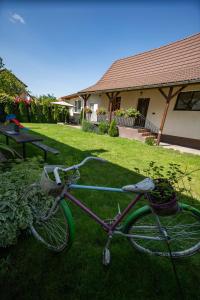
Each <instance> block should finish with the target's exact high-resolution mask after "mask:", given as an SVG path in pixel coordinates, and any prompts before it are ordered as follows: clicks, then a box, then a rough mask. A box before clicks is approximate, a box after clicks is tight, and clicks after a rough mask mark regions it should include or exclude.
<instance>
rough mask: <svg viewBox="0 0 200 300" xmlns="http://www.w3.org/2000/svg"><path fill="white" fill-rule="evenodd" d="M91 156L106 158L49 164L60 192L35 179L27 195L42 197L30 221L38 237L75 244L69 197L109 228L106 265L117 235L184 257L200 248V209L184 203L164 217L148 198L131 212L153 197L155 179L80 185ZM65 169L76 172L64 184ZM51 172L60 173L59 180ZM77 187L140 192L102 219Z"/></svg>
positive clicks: (154, 251)
mask: <svg viewBox="0 0 200 300" xmlns="http://www.w3.org/2000/svg"><path fill="white" fill-rule="evenodd" d="M89 160H97V161H102V162H105V160H103V159H101V158H96V157H87V158H86V159H84V160H83V161H82V162H81V163H79V164H76V165H73V166H71V167H68V168H64V167H62V166H46V167H44V175H45V179H46V181H47V185H48V183H50V190H51V192H52V191H53V193H52V195H54V192H55V191H57V189H58V190H59V195H58V196H51V192H50V193H49V196H48V197H49V199H48V198H46V197H47V196H46V191H45V192H44V187H43V186H41V184H33V185H32V186H30V187H29V189H28V190H27V191H26V193H25V194H24V197H26V199H27V201H29V202H31V201H32V202H33V198H34V199H36V200H35V202H33V203H32V205H31V209H32V212H33V223H32V224H31V225H30V229H31V232H32V234H33V235H34V237H35V238H36V239H37V240H39V241H40V242H41V243H43V244H44V245H45V246H46V247H47V248H49V249H50V250H53V251H56V252H60V251H62V250H63V249H65V248H66V247H68V248H69V247H70V246H71V245H72V242H73V239H74V220H73V216H72V213H71V211H70V208H69V206H68V202H72V203H74V204H75V205H77V206H78V207H80V208H81V209H82V210H83V212H84V213H86V214H88V215H89V216H90V217H91V218H92V219H94V221H96V222H97V223H98V224H99V225H100V226H101V227H102V228H103V230H104V231H105V232H106V234H107V236H108V240H107V243H106V246H105V248H104V250H103V264H104V265H108V264H109V262H110V250H109V246H110V243H111V240H112V238H113V236H114V235H121V236H124V237H127V238H128V239H129V240H130V242H131V243H132V245H133V246H134V247H135V248H136V249H137V250H139V251H141V252H143V253H147V254H150V255H156V256H164V257H173V258H181V257H185V256H190V255H193V254H195V253H197V252H198V251H199V250H200V211H199V210H197V209H196V208H194V207H192V206H190V205H187V204H184V203H180V202H179V211H178V212H177V213H176V214H173V215H171V216H164V217H160V216H158V215H157V214H156V213H155V212H154V211H153V210H152V208H151V207H150V205H148V203H147V205H145V206H143V207H141V208H139V209H137V210H135V211H132V212H131V213H130V211H131V210H132V209H133V207H134V206H135V205H136V203H138V202H139V200H140V199H141V198H142V197H144V198H145V199H148V194H149V193H150V192H151V191H152V190H153V189H154V188H155V185H154V182H153V180H152V179H150V178H146V179H144V180H142V181H140V182H138V183H136V184H133V185H129V186H124V187H122V188H112V187H100V186H87V185H79V184H77V181H78V179H79V178H80V172H79V168H80V167H81V166H83V165H84V164H85V163H86V162H88V161H89ZM60 171H62V172H63V174H68V172H72V173H71V175H70V176H68V177H67V179H65V183H64V184H63V182H62V180H61V177H60ZM49 174H51V175H53V176H54V180H53V181H52V179H51V178H50V177H49ZM43 182H44V181H43ZM44 185H45V184H44ZM47 189H48V188H47ZM75 189H85V190H95V191H107V192H115V193H134V194H136V195H135V196H134V197H133V199H132V201H131V202H130V203H129V204H128V206H127V207H126V208H125V209H124V210H123V211H122V212H121V211H120V209H119V211H118V214H117V215H116V216H115V217H114V218H113V220H110V221H109V222H108V221H106V220H103V219H101V218H100V217H99V216H98V215H97V214H95V213H94V212H93V211H92V210H91V209H90V208H88V207H87V206H86V205H84V204H83V203H82V202H81V200H79V199H77V198H76V197H75V196H74V195H72V193H71V190H75ZM57 193H58V191H57ZM42 197H44V198H45V201H46V202H47V203H48V205H47V206H48V209H47V208H43V209H41V207H40V205H39V204H40V203H41V201H42ZM34 203H35V204H34ZM129 213H130V214H129ZM127 215H128V217H127ZM166 243H167V245H168V248H169V246H170V249H171V250H170V253H169V250H168V248H167V247H166Z"/></svg>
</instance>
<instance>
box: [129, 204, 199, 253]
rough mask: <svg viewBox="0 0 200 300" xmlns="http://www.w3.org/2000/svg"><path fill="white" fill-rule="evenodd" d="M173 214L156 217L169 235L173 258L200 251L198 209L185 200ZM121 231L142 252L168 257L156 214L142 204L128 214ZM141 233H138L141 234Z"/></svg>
mask: <svg viewBox="0 0 200 300" xmlns="http://www.w3.org/2000/svg"><path fill="white" fill-rule="evenodd" d="M179 205H180V211H179V212H178V213H176V214H175V215H171V216H165V217H159V221H160V223H161V227H162V229H163V231H165V232H166V233H167V235H168V237H169V239H168V243H169V246H170V249H171V252H172V256H173V257H175V258H179V257H185V256H190V255H193V254H195V253H197V252H198V251H200V211H199V210H197V209H195V208H194V207H191V206H189V205H186V204H180V203H179ZM124 232H125V233H127V234H130V235H133V237H128V239H129V240H130V242H131V244H132V245H133V246H134V247H135V248H136V249H138V250H139V251H141V252H144V253H147V254H150V255H157V256H165V257H169V256H170V254H169V251H168V247H167V243H166V240H164V235H163V234H162V233H161V232H160V229H159V226H158V224H157V222H156V218H155V215H154V214H153V213H152V211H151V209H150V207H149V206H145V207H143V208H141V209H139V210H138V211H136V212H135V213H133V215H132V217H130V218H129V220H128V221H127V223H126V224H125V227H124ZM140 236H141V237H140Z"/></svg>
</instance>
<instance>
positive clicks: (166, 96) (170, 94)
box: [157, 85, 187, 145]
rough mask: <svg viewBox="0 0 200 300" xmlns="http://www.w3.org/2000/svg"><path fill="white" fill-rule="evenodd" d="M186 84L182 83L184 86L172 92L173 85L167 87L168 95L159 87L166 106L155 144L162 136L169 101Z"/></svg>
mask: <svg viewBox="0 0 200 300" xmlns="http://www.w3.org/2000/svg"><path fill="white" fill-rule="evenodd" d="M186 86H187V85H184V86H182V87H180V88H179V89H178V90H177V91H176V92H175V93H174V94H173V87H172V86H171V87H170V88H169V92H168V95H166V94H165V93H164V91H163V90H162V89H161V88H159V91H160V93H161V94H162V95H163V97H164V98H165V100H166V106H165V110H164V113H163V117H162V120H161V124H160V129H159V133H158V138H157V145H159V144H160V140H161V136H162V133H163V128H164V125H165V121H166V118H167V113H168V109H169V104H170V101H171V100H172V99H173V98H174V97H175V96H177V95H178V93H180V92H181V91H182V90H183V89H184V88H185V87H186Z"/></svg>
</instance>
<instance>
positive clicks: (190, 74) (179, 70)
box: [80, 33, 200, 92]
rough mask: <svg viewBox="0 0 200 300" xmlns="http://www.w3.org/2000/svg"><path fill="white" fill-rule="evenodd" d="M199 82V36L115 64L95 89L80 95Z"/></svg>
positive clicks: (85, 90) (86, 90)
mask: <svg viewBox="0 0 200 300" xmlns="http://www.w3.org/2000/svg"><path fill="white" fill-rule="evenodd" d="M188 81H189V82H200V33H198V34H195V35H193V36H190V37H188V38H185V39H183V40H180V41H177V42H174V43H171V44H168V45H166V46H163V47H160V48H157V49H153V50H150V51H147V52H144V53H141V54H137V55H134V56H130V57H126V58H122V59H119V60H117V61H115V62H114V63H113V64H112V65H111V67H110V68H109V69H108V71H107V72H106V73H105V74H104V75H103V77H102V78H101V79H100V80H99V81H98V82H97V83H96V84H95V85H93V86H90V87H89V88H87V89H84V90H82V91H80V92H95V91H105V90H115V89H126V88H127V89H129V88H133V89H134V88H139V87H151V86H152V87H153V86H159V85H160V86H161V85H166V84H169V85H170V84H174V83H177V84H178V83H179V82H181V83H183V82H188Z"/></svg>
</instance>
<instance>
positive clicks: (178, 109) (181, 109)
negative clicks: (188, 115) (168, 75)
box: [174, 91, 200, 111]
mask: <svg viewBox="0 0 200 300" xmlns="http://www.w3.org/2000/svg"><path fill="white" fill-rule="evenodd" d="M195 92H199V93H200V91H187V92H180V93H179V94H178V96H177V99H176V103H175V105H174V111H200V108H199V109H184V108H177V107H178V101H179V97H180V95H181V94H183V93H192V97H191V101H192V99H193V96H194V93H195ZM199 101H200V100H199Z"/></svg>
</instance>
